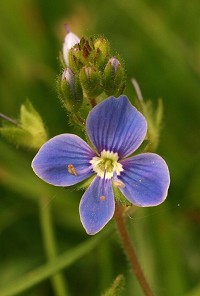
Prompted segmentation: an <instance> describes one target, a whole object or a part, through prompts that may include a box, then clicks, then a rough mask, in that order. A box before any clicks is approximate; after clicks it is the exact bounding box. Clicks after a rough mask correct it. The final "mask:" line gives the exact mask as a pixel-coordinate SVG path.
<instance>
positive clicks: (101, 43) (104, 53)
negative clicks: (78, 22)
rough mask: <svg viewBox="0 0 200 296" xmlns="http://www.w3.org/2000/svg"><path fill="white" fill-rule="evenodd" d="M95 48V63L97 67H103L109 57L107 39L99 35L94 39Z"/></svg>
mask: <svg viewBox="0 0 200 296" xmlns="http://www.w3.org/2000/svg"><path fill="white" fill-rule="evenodd" d="M94 48H95V51H96V53H95V58H94V59H95V64H96V65H97V67H98V68H99V69H102V68H104V67H105V64H106V63H107V62H108V59H109V52H110V44H109V42H108V40H107V39H105V38H103V37H99V38H97V39H96V40H95V41H94Z"/></svg>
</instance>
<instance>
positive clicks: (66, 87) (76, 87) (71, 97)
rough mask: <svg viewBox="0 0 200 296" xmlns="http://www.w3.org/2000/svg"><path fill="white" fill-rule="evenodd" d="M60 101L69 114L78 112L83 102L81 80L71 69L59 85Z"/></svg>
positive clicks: (68, 69)
mask: <svg viewBox="0 0 200 296" xmlns="http://www.w3.org/2000/svg"><path fill="white" fill-rule="evenodd" d="M58 90H59V94H60V99H61V101H62V103H63V104H64V106H65V108H66V109H67V110H68V111H69V112H74V111H77V110H78V109H79V108H80V107H81V105H82V101H83V93H82V89H81V86H80V82H79V79H78V78H77V77H75V75H74V73H73V72H72V70H71V69H70V68H66V69H65V70H64V72H63V74H62V78H61V81H60V82H59V85H58Z"/></svg>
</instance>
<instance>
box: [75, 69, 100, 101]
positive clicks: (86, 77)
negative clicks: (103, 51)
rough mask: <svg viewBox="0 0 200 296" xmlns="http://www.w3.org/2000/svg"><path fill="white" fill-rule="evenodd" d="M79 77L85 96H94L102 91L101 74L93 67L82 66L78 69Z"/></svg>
mask: <svg viewBox="0 0 200 296" xmlns="http://www.w3.org/2000/svg"><path fill="white" fill-rule="evenodd" d="M79 77H80V82H81V86H82V89H83V92H84V93H85V94H86V96H87V97H89V98H91V97H94V98H96V97H98V96H99V95H100V94H101V93H102V91H103V89H102V85H101V74H100V72H99V71H98V70H97V69H96V68H95V67H93V66H85V67H83V68H82V69H81V71H80V74H79Z"/></svg>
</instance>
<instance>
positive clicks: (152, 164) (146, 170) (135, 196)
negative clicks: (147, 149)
mask: <svg viewBox="0 0 200 296" xmlns="http://www.w3.org/2000/svg"><path fill="white" fill-rule="evenodd" d="M121 164H122V165H123V169H124V171H123V172H122V173H121V175H120V176H118V178H119V179H120V180H121V181H122V182H123V183H124V184H125V187H124V188H120V190H121V192H122V193H123V194H124V195H125V196H126V198H127V199H128V200H129V201H130V202H131V203H133V204H135V205H137V206H141V207H150V206H156V205H158V204H160V203H162V202H163V201H164V200H165V198H166V196H167V192H168V188H169V183H170V176H169V170H168V167H167V164H166V163H165V161H164V159H163V158H162V157H160V156H159V155H157V154H154V153H143V154H140V155H137V156H134V157H131V158H128V159H126V160H122V161H121Z"/></svg>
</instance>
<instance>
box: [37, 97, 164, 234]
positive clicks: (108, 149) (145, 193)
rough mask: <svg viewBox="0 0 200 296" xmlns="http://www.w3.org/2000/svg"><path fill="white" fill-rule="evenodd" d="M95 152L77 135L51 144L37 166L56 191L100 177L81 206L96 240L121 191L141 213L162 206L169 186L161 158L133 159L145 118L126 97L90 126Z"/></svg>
mask: <svg viewBox="0 0 200 296" xmlns="http://www.w3.org/2000/svg"><path fill="white" fill-rule="evenodd" d="M86 131H87V134H88V137H89V139H90V141H91V143H92V144H93V146H94V149H92V148H90V146H89V145H88V144H87V143H86V142H85V141H83V140H82V139H81V138H80V137H78V136H76V135H73V134H61V135H58V136H56V137H54V138H52V139H51V140H49V141H48V142H46V143H45V144H44V145H43V146H42V147H41V149H40V150H39V152H38V153H37V155H36V156H35V158H34V159H33V162H32V167H33V170H34V172H35V173H36V175H38V176H39V177H40V178H41V179H43V180H44V181H46V182H47V183H50V184H53V185H55V186H63V187H64V186H70V185H74V184H77V183H78V182H80V181H83V180H84V179H86V178H89V177H90V176H92V175H94V174H96V176H95V178H94V180H93V181H92V183H91V184H90V186H89V187H88V189H87V190H86V191H85V193H84V194H83V197H82V199H81V202H80V218H81V222H82V224H83V226H84V228H85V229H86V232H87V233H88V234H95V233H97V232H98V231H100V230H101V229H102V228H103V227H104V226H105V224H106V223H107V222H108V221H109V220H110V219H111V218H112V217H113V214H114V210H115V199H114V194H113V187H112V185H113V186H117V187H118V188H119V189H120V190H121V192H122V193H123V195H124V196H125V197H126V198H127V200H128V201H130V202H131V203H133V204H134V205H137V206H141V207H148V206H156V205H158V204H160V203H162V202H163V201H164V200H165V198H166V196H167V191H168V187H169V183H170V177H169V171H168V167H167V165H166V163H165V161H164V160H163V159H162V158H161V157H160V156H159V155H157V154H154V153H142V154H139V155H136V156H131V157H129V158H127V157H128V156H130V155H131V154H132V153H133V152H134V151H135V150H136V149H137V148H138V147H139V146H140V144H141V143H142V142H143V140H144V138H145V135H146V132H147V122H146V120H145V118H144V116H143V115H142V114H141V113H140V112H139V111H137V109H136V108H135V107H133V106H132V105H131V104H130V102H129V100H128V99H127V97H126V96H120V97H119V98H115V97H109V98H108V99H106V100H105V101H103V102H101V103H100V104H98V105H97V106H96V107H94V108H93V109H92V110H91V111H90V113H89V115H88V117H87V120H86Z"/></svg>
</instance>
